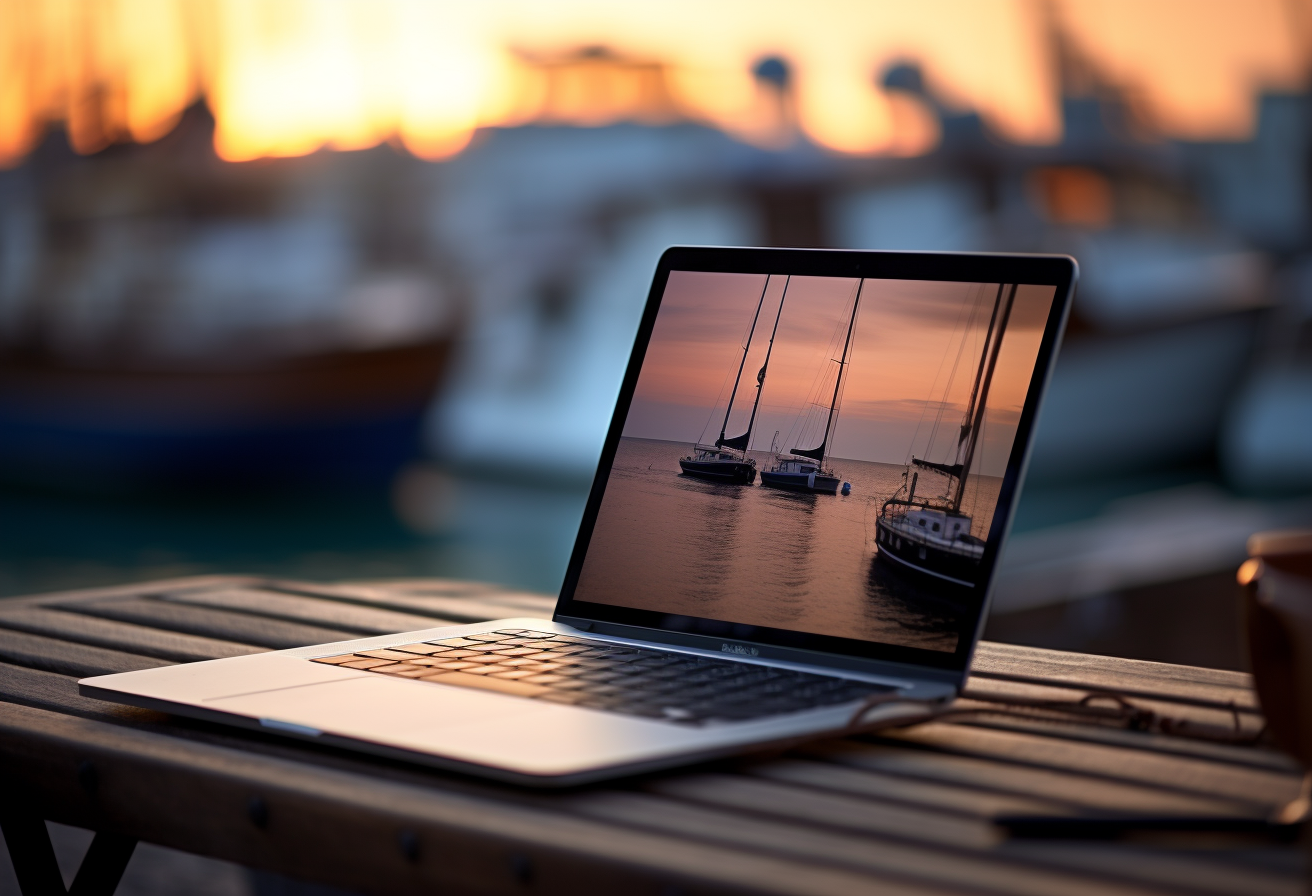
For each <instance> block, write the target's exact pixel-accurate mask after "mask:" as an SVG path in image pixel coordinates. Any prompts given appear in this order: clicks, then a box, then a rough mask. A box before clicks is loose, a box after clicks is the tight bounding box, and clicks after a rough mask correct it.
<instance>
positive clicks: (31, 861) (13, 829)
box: [0, 812, 137, 896]
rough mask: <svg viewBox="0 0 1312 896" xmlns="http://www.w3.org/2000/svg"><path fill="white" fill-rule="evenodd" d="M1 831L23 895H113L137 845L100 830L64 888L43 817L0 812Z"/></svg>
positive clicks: (120, 835)
mask: <svg viewBox="0 0 1312 896" xmlns="http://www.w3.org/2000/svg"><path fill="white" fill-rule="evenodd" d="M0 832H3V833H4V835H5V843H6V845H8V847H9V858H10V859H11V860H12V861H13V864H14V875H15V876H16V877H17V878H18V887H19V889H20V890H21V891H22V893H23V896H112V894H113V892H114V890H115V889H117V888H118V882H119V880H121V879H122V877H123V872H124V870H126V869H127V867H128V861H129V860H131V858H132V851H133V850H134V849H136V848H137V841H136V840H134V839H132V838H131V837H125V836H123V835H122V834H111V833H108V832H100V833H97V834H96V836H95V838H94V839H92V841H91V846H90V847H89V848H88V849H87V854H86V856H85V857H84V858H83V859H82V865H81V866H80V867H79V868H78V869H77V875H76V876H75V877H74V878H73V886H72V887H70V888H69V889H68V890H67V891H65V889H64V879H63V877H62V876H60V873H59V863H58V862H57V861H56V860H55V850H54V847H52V846H51V845H50V834H49V832H48V831H47V830H46V823H45V822H44V821H42V820H41V819H40V818H39V817H37V816H35V815H20V814H10V813H7V812H6V813H0Z"/></svg>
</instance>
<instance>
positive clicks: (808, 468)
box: [774, 457, 820, 476]
mask: <svg viewBox="0 0 1312 896" xmlns="http://www.w3.org/2000/svg"><path fill="white" fill-rule="evenodd" d="M774 472H776V473H796V474H798V475H799V476H810V475H811V474H812V473H818V472H820V467H819V465H818V464H816V462H815V461H813V460H802V459H800V458H796V457H781V458H779V463H778V464H776V465H775V469H774Z"/></svg>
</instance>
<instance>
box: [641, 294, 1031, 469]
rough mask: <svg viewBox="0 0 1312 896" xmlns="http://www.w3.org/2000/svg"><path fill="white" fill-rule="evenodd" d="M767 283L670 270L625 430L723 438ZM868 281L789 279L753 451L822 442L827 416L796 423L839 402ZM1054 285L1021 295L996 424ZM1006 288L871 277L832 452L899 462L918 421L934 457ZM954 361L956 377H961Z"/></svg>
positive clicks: (945, 441) (1021, 377)
mask: <svg viewBox="0 0 1312 896" xmlns="http://www.w3.org/2000/svg"><path fill="white" fill-rule="evenodd" d="M784 280H785V278H784V277H782V276H776V277H772V278H771V279H770V284H769V287H768V289H766V295H765V300H764V302H763V303H762V307H761V312H760V318H759V319H758V321H757V325H756V333H755V336H754V338H753V339H752V344H751V350H750V351H749V354H748V358H747V362H746V364H745V365H744V373H743V377H742V381H741V385H740V386H739V390H738V395H737V398H736V400H735V403H734V412H733V415H732V417H731V418H730V423H729V426H728V432H727V435H729V436H730V437H732V436H736V435H739V434H740V433H741V432H742V431H744V430H745V429H746V426H747V419H748V416H749V415H750V411H751V403H752V400H753V398H754V397H755V395H754V387H755V375H756V372H757V371H758V370H759V369H760V368H761V366H762V364H763V363H764V359H765V352H766V350H767V346H768V341H769V335H770V329H771V327H772V326H773V325H774V318H775V314H776V312H777V311H778V308H779V301H780V297H781V295H782V294H783V290H784ZM764 284H765V278H764V277H763V276H759V275H746V274H715V273H689V272H683V271H675V272H673V273H672V274H671V277H670V282H669V284H668V286H667V288H666V293H665V297H664V299H663V301H662V306H661V313H660V316H659V317H658V319H657V322H656V327H655V330H654V332H653V335H652V341H651V345H650V347H649V348H648V351H647V356H646V360H645V361H644V365H643V371H642V375H641V377H640V379H639V381H638V387H637V391H636V393H635V400H634V406H633V408H632V410H631V412H630V416H629V419H628V421H627V423H626V427H625V434H626V435H631V436H637V437H643V438H664V439H670V440H673V441H695V440H697V439H698V438H704V439H705V440H706V441H712V440H714V439H715V437H716V436H717V435H718V434H719V430H720V427H721V425H722V423H723V414H724V408H725V405H726V403H727V399H728V396H729V393H730V390H731V389H732V386H733V378H734V375H735V374H736V372H737V369H738V364H739V362H740V361H741V359H742V346H743V344H744V342H745V341H746V337H747V332H748V328H749V326H750V324H751V319H752V316H753V314H754V313H755V311H756V307H757V303H758V301H760V298H761V290H762V287H763V286H764ZM857 287H858V283H857V281H856V280H851V279H839V278H818V277H793V278H792V279H791V282H789V284H788V292H787V298H786V300H785V301H784V308H783V313H782V315H780V317H779V330H778V335H777V337H776V341H775V346H774V351H773V353H772V355H771V358H770V364H769V371H768V375H767V379H766V385H765V391H764V393H763V394H762V397H761V411H760V416H759V417H758V424H757V426H756V427H755V433H756V437H755V439H754V440H753V447H754V448H756V449H759V450H765V449H767V448H768V447H769V443H770V440H771V436H772V435H773V433H774V431H775V430H776V429H778V430H780V432H781V439H786V437H787V436H788V435H792V436H793V440H794V441H797V442H798V443H799V445H800V447H812V446H813V445H814V444H818V442H819V439H820V438H821V436H822V435H823V419H822V418H823V416H824V415H823V413H813V414H812V417H813V422H812V425H811V426H810V428H809V429H806V428H803V427H799V426H798V425H797V424H796V419H797V418H798V416H799V411H801V410H802V409H804V408H805V407H807V406H808V404H810V405H812V406H815V405H817V404H819V405H827V404H828V402H829V399H830V396H831V395H832V389H833V372H834V371H835V370H836V369H837V364H836V363H835V361H836V359H837V358H838V357H839V356H840V355H841V352H842V339H843V336H844V333H845V331H846V328H847V321H848V315H849V314H850V310H851V307H852V300H853V298H854V296H855V292H856V290H857ZM1054 293H1055V290H1054V288H1053V287H1037V286H1021V287H1020V288H1019V289H1018V290H1017V295H1016V301H1015V305H1014V307H1013V312H1012V316H1011V320H1010V322H1009V325H1008V327H1007V330H1006V336H1005V338H1004V341H1003V347H1002V352H1001V355H1000V357H999V361H998V368H997V371H996V373H995V374H994V379H993V384H992V388H991V390H990V393H989V397H988V405H987V407H988V410H989V414H990V417H991V419H992V420H994V421H995V422H998V423H1001V424H1004V425H1011V426H1014V421H1015V418H1016V417H1017V416H1019V413H1020V410H1021V407H1022V405H1023V403H1024V399H1025V395H1026V391H1027V389H1028V387H1029V382H1030V377H1031V373H1032V370H1033V363H1034V358H1035V356H1036V355H1037V353H1038V349H1039V341H1040V338H1041V336H1042V332H1043V325H1044V323H1045V322H1046V320H1047V317H1048V312H1049V309H1050V307H1051V303H1052V299H1053V295H1054ZM996 295H997V284H975V283H943V282H932V281H903V280H867V281H865V285H864V287H863V288H862V293H861V301H860V307H859V309H858V314H857V323H856V327H855V329H854V333H853V337H852V347H851V350H850V366H849V370H848V374H847V381H846V385H845V386H844V388H843V395H842V402H841V406H840V417H839V427H838V430H837V432H836V433H835V434H834V436H833V437H832V438H831V446H832V453H833V454H834V455H835V456H839V457H850V458H855V459H859V460H876V461H883V462H890V463H901V462H903V461H904V460H905V455H906V453H907V452H908V451H909V450H910V449H911V448H912V447H913V445H912V443H913V442H915V440H916V439H915V431H916V429H917V428H919V430H920V437H921V438H920V441H921V444H917V445H915V446H914V447H915V448H916V449H917V450H916V454H917V456H921V457H923V456H925V451H926V450H930V446H929V445H928V444H925V437H926V436H927V428H928V426H929V424H931V423H932V421H933V418H934V415H935V409H936V408H937V403H938V402H944V401H945V402H946V403H947V404H948V405H949V408H948V409H947V410H945V411H944V414H943V429H942V431H943V432H944V433H949V432H950V431H955V427H956V426H957V425H958V424H959V423H960V422H961V416H962V412H963V411H964V407H965V404H966V401H967V399H968V396H969V394H970V389H971V382H972V379H973V377H974V374H975V371H976V369H977V367H978V364H979V359H980V354H981V352H982V348H983V337H984V330H985V327H986V325H987V321H988V315H989V312H990V310H991V309H992V307H993V302H994V299H995V297H996ZM954 364H955V366H956V374H955V376H951V371H952V368H953V366H954ZM949 380H950V382H949ZM931 403H933V404H931ZM927 405H928V406H929V411H928V413H926V408H927ZM818 410H822V409H818ZM816 421H818V422H816ZM708 423H709V426H708V425H707V424H708ZM704 426H705V427H706V429H705V431H704V432H703V431H702V427H704ZM803 442H805V443H806V444H802V443H803ZM940 442H941V444H940ZM899 445H901V446H902V447H900V448H899V447H898V446H899ZM952 445H953V440H952V438H951V437H950V436H948V437H945V438H942V439H940V440H939V441H937V442H935V447H937V449H938V451H937V453H940V454H941V453H943V452H945V451H947V450H950V448H951V446H952ZM783 447H785V448H791V447H798V446H795V445H792V444H785V445H784V446H783ZM930 453H931V454H933V453H935V452H933V451H932V450H931V451H930ZM931 459H937V458H933V457H931ZM993 461H994V462H993V463H992V464H991V466H993V467H997V465H998V463H999V462H1002V461H1005V457H1002V456H997V457H995V458H994V459H993Z"/></svg>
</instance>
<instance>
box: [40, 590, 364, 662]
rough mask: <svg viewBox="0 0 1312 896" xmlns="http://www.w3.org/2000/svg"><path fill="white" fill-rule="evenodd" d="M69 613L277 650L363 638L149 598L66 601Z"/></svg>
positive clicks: (321, 626)
mask: <svg viewBox="0 0 1312 896" xmlns="http://www.w3.org/2000/svg"><path fill="white" fill-rule="evenodd" d="M62 608H63V609H65V610H67V611H69V612H77V613H82V614H84V615H87V616H97V617H100V618H102V619H112V620H115V621H118V622H130V623H133V624H135V625H144V626H149V627H151V628H157V629H162V630H164V631H172V632H182V633H184V634H189V635H200V636H201V637H205V638H217V639H220V640H230V641H240V642H242V643H245V644H256V645H258V646H260V647H268V648H272V649H274V650H280V649H285V648H289V647H304V646H306V645H308V644H324V643H329V642H333V641H345V640H348V639H350V638H354V637H359V636H358V635H357V634H356V633H355V632H350V631H346V630H344V629H340V628H334V627H329V626H327V625H323V624H321V625H307V624H305V623H299V622H285V621H282V620H278V619H264V618H259V617H256V616H250V615H248V614H245V613H231V612H225V611H223V610H215V609H211V608H209V607H189V606H186V605H183V604H176V603H170V602H168V601H164V600H158V599H152V598H147V597H122V598H120V597H115V598H111V599H108V600H94V601H87V602H85V603H79V604H63V605H62Z"/></svg>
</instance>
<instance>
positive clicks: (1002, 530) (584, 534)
mask: <svg viewBox="0 0 1312 896" xmlns="http://www.w3.org/2000/svg"><path fill="white" fill-rule="evenodd" d="M672 271H690V272H716V273H741V274H755V275H762V274H771V275H784V274H792V275H794V276H814V277H846V278H858V277H860V278H871V279H889V280H937V281H946V282H967V283H1020V284H1027V285H1036V286H1052V287H1054V297H1053V302H1052V308H1051V309H1050V311H1049V315H1048V320H1047V323H1046V325H1045V327H1044V332H1043V336H1042V339H1041V341H1040V345H1039V351H1038V355H1037V358H1036V360H1035V364H1034V371H1033V374H1032V376H1031V380H1030V384H1029V388H1028V391H1027V393H1026V397H1025V403H1024V407H1023V409H1022V411H1021V415H1020V419H1019V421H1018V424H1017V430H1016V438H1015V442H1014V444H1013V446H1012V451H1011V455H1010V457H1009V458H1008V461H1007V467H1006V472H1005V473H1004V475H1003V477H1002V483H1001V487H1000V490H999V494H998V503H997V507H996V510H995V512H994V518H993V524H992V526H991V527H990V530H989V536H988V539H987V542H986V546H985V549H984V556H983V559H982V560H981V572H982V581H983V582H984V583H985V586H984V587H983V588H981V589H980V592H981V593H980V599H979V603H978V607H977V610H976V612H975V613H974V614H970V613H967V614H966V617H969V618H965V617H963V620H962V626H961V629H960V631H959V633H958V634H959V637H958V642H957V649H956V650H955V651H953V652H946V651H937V650H927V649H921V648H914V647H906V646H902V645H896V644H887V643H881V642H876V641H864V640H857V639H852V638H842V637H837V636H833V635H819V634H813V633H810V632H799V631H792V630H787V629H776V628H768V627H765V626H755V625H748V624H742V623H734V622H729V621H724V620H713V619H702V618H698V617H689V616H674V615H671V614H667V613H661V612H659V611H654V610H641V609H635V608H632V607H623V606H619V605H616V604H604V603H596V602H590V601H582V600H576V599H574V593H575V590H576V588H577V586H578V581H579V575H580V573H581V571H582V569H583V564H584V562H585V559H586V556H587V551H588V545H589V542H590V541H591V537H592V532H593V529H594V527H595V525H596V521H597V515H598V513H599V512H600V509H601V504H602V500H603V499H604V497H605V492H606V485H607V483H608V481H609V478H610V471H611V468H612V466H613V464H614V461H615V454H616V451H617V450H618V448H619V443H620V437H621V434H622V433H623V430H624V425H625V422H626V420H627V418H628V414H629V409H630V405H631V403H632V401H633V396H634V392H635V390H636V388H637V384H638V377H639V374H640V373H641V370H642V365H643V361H644V359H645V357H646V352H647V347H648V345H649V343H650V341H651V335H652V331H653V328H654V327H655V323H656V317H657V314H658V313H659V311H660V305H661V301H662V299H663V297H664V295H665V288H666V285H667V282H668V280H669V276H670V273H671V272H672ZM1077 277H1078V268H1077V265H1076V263H1075V260H1074V259H1072V258H1069V257H1067V256H1061V255H1014V254H1000V253H999V254H990V253H936V252H878V251H843V250H827V249H740V248H719V247H684V246H676V247H672V248H670V249H668V250H666V251H665V253H664V254H663V255H662V256H661V258H660V261H659V263H658V264H657V267H656V273H655V276H654V278H653V280H652V285H651V290H650V292H649V294H648V297H647V303H646V306H645V308H644V310H643V315H642V320H641V323H640V324H639V327H638V332H637V336H636V338H635V341H634V346H633V351H632V353H631V355H630V358H629V364H628V367H627V369H626V371H625V374H624V379H623V382H622V384H621V386H620V391H619V396H618V399H617V401H616V406H615V412H614V415H613V416H612V418H611V424H610V428H609V430H608V431H607V434H606V440H605V443H604V445H603V448H602V452H601V458H600V461H599V463H598V466H597V474H596V476H595V478H594V479H593V484H592V489H591V492H590V493H589V495H588V501H587V504H586V505H585V508H584V512H583V519H582V521H581V524H580V526H579V534H578V538H577V539H576V541H575V545H574V550H573V553H572V555H571V556H570V561H569V566H568V567H567V569H566V573H565V579H564V583H563V585H562V588H561V593H560V598H559V600H558V601H557V604H556V611H555V615H554V616H553V619H554V620H555V621H557V622H562V623H565V624H569V625H574V626H576V627H580V628H583V629H586V630H592V631H597V632H599V633H602V632H604V633H609V634H613V635H618V636H622V637H631V638H640V639H643V640H650V641H655V642H664V643H669V644H671V645H682V646H689V647H699V648H703V649H710V650H721V651H724V652H727V653H734V654H739V655H742V654H746V655H749V656H760V657H767V658H770V657H773V658H777V659H780V660H788V661H794V662H811V663H817V664H822V665H824V664H829V665H834V666H838V667H845V668H851V669H857V670H863V671H868V672H894V673H895V672H897V671H899V670H902V671H909V670H913V669H914V670H917V671H922V672H933V673H937V674H934V675H932V677H935V678H941V679H944V680H959V679H961V678H962V677H964V674H965V670H966V669H967V668H968V666H969V663H970V658H971V655H972V653H973V650H974V646H975V643H976V641H977V640H978V638H979V634H980V632H981V630H982V627H983V622H984V620H985V619H986V618H987V611H988V604H989V600H990V598H991V596H992V590H993V585H994V580H995V578H996V575H995V572H996V567H997V560H998V555H999V552H1000V549H1001V546H1002V544H1003V541H1004V540H1005V538H1006V535H1007V530H1008V529H1009V528H1010V522H1011V519H1012V518H1013V517H1014V515H1015V514H1014V511H1015V506H1016V502H1017V500H1018V498H1019V492H1020V485H1021V482H1022V479H1023V474H1024V469H1025V465H1026V463H1027V461H1028V457H1029V449H1030V445H1031V443H1032V441H1033V439H1032V436H1033V431H1034V424H1035V420H1036V418H1037V415H1038V410H1039V404H1040V402H1041V400H1042V396H1043V392H1044V390H1045V387H1046V385H1047V381H1048V378H1049V376H1050V374H1051V370H1052V366H1053V362H1054V361H1055V359H1056V353H1057V348H1058V345H1059V343H1060V340H1061V334H1062V331H1063V329H1064V327H1065V322H1066V317H1067V314H1068V311H1069V308H1070V300H1071V296H1072V293H1073V289H1074V285H1075V280H1076V278H1077Z"/></svg>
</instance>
